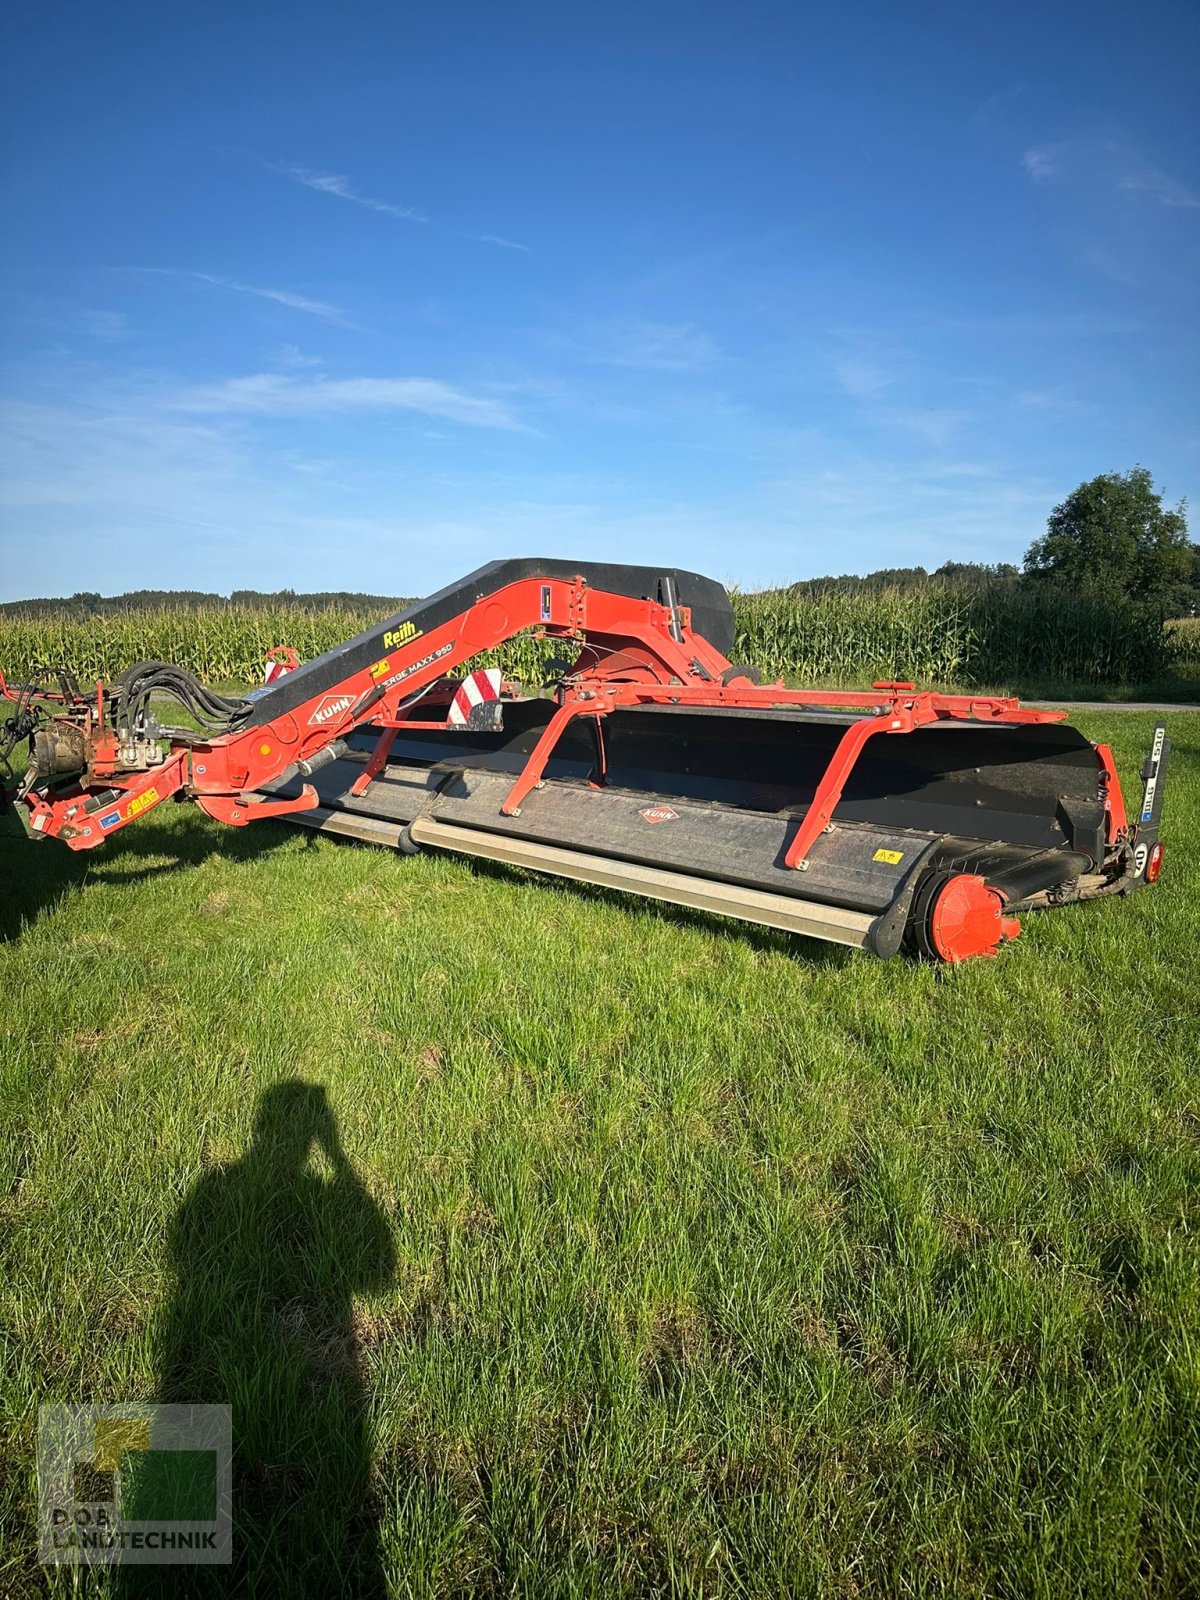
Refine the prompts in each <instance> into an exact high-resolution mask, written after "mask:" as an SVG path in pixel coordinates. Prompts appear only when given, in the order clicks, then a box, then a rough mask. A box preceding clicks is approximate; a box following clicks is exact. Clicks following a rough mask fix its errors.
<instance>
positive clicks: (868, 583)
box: [0, 466, 1200, 617]
mask: <svg viewBox="0 0 1200 1600" xmlns="http://www.w3.org/2000/svg"><path fill="white" fill-rule="evenodd" d="M930 584H935V585H939V586H942V587H945V588H957V589H972V590H974V589H983V588H991V587H996V586H1005V587H1009V586H1017V585H1029V586H1031V587H1037V588H1039V589H1045V588H1047V587H1050V588H1054V587H1060V588H1063V589H1066V590H1069V591H1070V592H1071V593H1073V594H1075V595H1079V596H1083V597H1086V598H1089V599H1097V600H1104V599H1108V600H1122V601H1134V602H1137V603H1139V604H1142V605H1145V606H1146V607H1147V608H1148V609H1152V610H1156V611H1158V612H1160V613H1161V614H1162V615H1164V616H1174V617H1186V616H1195V615H1196V614H1197V613H1200V545H1195V544H1192V543H1191V542H1190V540H1189V539H1188V528H1187V505H1186V502H1184V501H1182V500H1181V501H1180V502H1179V504H1178V505H1176V506H1173V507H1168V506H1164V505H1163V498H1162V493H1161V491H1160V490H1157V489H1155V487H1154V481H1153V479H1152V477H1151V475H1150V472H1149V469H1148V468H1146V467H1140V466H1139V467H1133V468H1132V469H1131V470H1130V471H1128V472H1124V473H1121V472H1108V473H1102V474H1101V475H1100V476H1099V477H1097V478H1092V479H1090V480H1089V481H1088V482H1086V483H1081V484H1080V485H1079V487H1078V488H1077V489H1075V490H1074V491H1073V492H1072V493H1071V494H1069V495H1068V496H1067V498H1066V499H1065V500H1064V501H1063V502H1062V503H1061V505H1057V506H1055V508H1054V510H1053V511H1052V512H1051V513H1050V516H1049V518H1048V519H1047V523H1046V532H1045V533H1044V534H1043V535H1042V536H1041V537H1040V538H1038V539H1035V540H1034V541H1033V543H1032V544H1031V545H1030V546H1029V549H1028V550H1027V551H1026V552H1025V560H1024V565H1023V567H1021V568H1018V567H1016V566H1014V565H1012V564H1010V563H1008V562H1000V563H997V564H996V565H987V564H986V563H981V562H974V561H947V562H945V563H943V565H942V566H940V567H938V568H937V569H936V570H935V571H933V572H928V571H926V569H925V568H924V567H881V568H880V569H879V570H878V571H876V572H869V573H867V574H866V575H865V576H863V575H860V574H856V573H843V574H842V575H841V576H839V577H827V578H805V579H804V580H802V581H801V582H799V583H795V584H792V585H791V586H790V588H789V592H790V593H792V594H795V595H797V596H805V595H814V594H823V593H826V592H828V591H829V590H831V589H837V590H844V591H847V592H858V591H867V592H879V591H883V590H887V589H914V588H922V587H925V586H926V585H930ZM406 603H407V602H406V600H405V599H403V598H402V597H400V596H387V595H371V594H358V593H352V592H348V591H345V590H329V591H322V592H319V593H311V594H310V593H297V592H296V591H295V590H294V589H277V590H275V591H274V592H273V593H266V592H264V591H262V590H259V589H235V590H234V591H233V593H232V594H231V595H228V596H226V595H219V594H206V593H202V592H201V591H199V590H192V589H183V590H180V589H134V590H130V591H129V592H127V593H125V594H119V595H111V596H104V595H100V594H91V593H84V592H77V593H75V594H73V595H69V596H64V597H60V598H57V599H41V600H14V601H9V602H7V603H4V604H0V615H2V614H4V613H6V612H8V613H12V612H21V613H22V614H24V615H26V616H30V615H33V616H37V615H44V614H47V613H51V612H64V611H65V612H68V613H72V614H74V615H77V616H96V615H104V614H106V613H113V612H127V611H142V610H156V609H158V608H160V607H163V606H172V607H181V608H200V607H212V606H238V607H243V606H249V607H261V608H266V607H279V606H289V607H299V608H301V609H303V610H308V611H323V610H326V609H328V608H331V607H332V608H336V609H338V610H350V611H354V610H374V611H378V610H384V609H388V608H390V609H392V610H399V609H400V608H401V607H402V606H403V605H405V604H406Z"/></svg>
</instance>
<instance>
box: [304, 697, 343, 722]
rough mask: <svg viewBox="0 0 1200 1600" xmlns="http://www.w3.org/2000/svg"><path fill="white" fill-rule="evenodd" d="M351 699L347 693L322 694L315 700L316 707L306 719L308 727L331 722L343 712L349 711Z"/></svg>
mask: <svg viewBox="0 0 1200 1600" xmlns="http://www.w3.org/2000/svg"><path fill="white" fill-rule="evenodd" d="M352 703H353V702H352V701H351V699H350V696H349V695H348V694H326V695H322V697H321V699H320V700H319V701H318V702H317V708H316V710H315V711H314V712H313V714H312V716H311V717H309V719H308V725H309V727H310V728H311V727H314V726H315V727H318V728H319V727H321V726H322V725H323V724H324V723H326V722H332V721H333V720H334V719H335V718H336V717H340V716H341V715H342V714H343V712H346V711H349V709H350V707H351V705H352Z"/></svg>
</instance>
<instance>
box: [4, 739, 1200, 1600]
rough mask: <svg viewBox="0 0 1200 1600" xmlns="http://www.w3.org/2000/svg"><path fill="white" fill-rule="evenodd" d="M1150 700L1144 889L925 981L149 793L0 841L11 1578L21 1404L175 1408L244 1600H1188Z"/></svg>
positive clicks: (1175, 1148) (1184, 1154)
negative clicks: (223, 1474) (372, 1599)
mask: <svg viewBox="0 0 1200 1600" xmlns="http://www.w3.org/2000/svg"><path fill="white" fill-rule="evenodd" d="M1081 720H1082V721H1083V724H1084V726H1085V727H1086V730H1087V731H1088V733H1089V734H1090V735H1091V736H1092V737H1095V738H1100V739H1107V740H1110V741H1111V742H1112V743H1113V744H1114V746H1115V748H1116V752H1117V756H1118V760H1119V762H1120V764H1121V769H1122V771H1123V773H1124V774H1126V778H1127V782H1128V784H1129V785H1130V787H1133V786H1135V785H1136V776H1135V775H1136V771H1137V768H1138V765H1139V764H1140V760H1141V757H1142V755H1143V753H1144V750H1145V748H1146V747H1147V746H1148V743H1149V738H1150V733H1151V730H1152V726H1153V718H1150V717H1145V716H1117V715H1106V716H1100V717H1088V718H1086V719H1081ZM1170 720H1171V727H1172V733H1173V737H1174V740H1175V754H1174V758H1173V761H1174V765H1173V770H1172V772H1171V776H1170V779H1169V783H1168V789H1167V796H1166V812H1165V836H1166V840H1167V864H1166V869H1165V872H1164V876H1163V879H1162V882H1161V884H1160V885H1159V887H1158V889H1156V890H1155V891H1153V892H1147V893H1144V894H1140V895H1137V896H1135V897H1134V898H1133V899H1131V900H1129V901H1127V902H1106V903H1100V904H1094V905H1090V906H1081V907H1075V908H1070V909H1068V910H1065V911H1061V912H1059V913H1056V914H1054V915H1050V916H1045V917H1041V918H1029V919H1027V923H1026V928H1025V932H1024V934H1023V936H1022V938H1021V939H1020V940H1019V941H1017V943H1016V944H1015V945H1014V946H1013V947H1012V948H1011V949H1009V950H1006V951H1005V952H1004V953H1003V955H1002V956H1001V957H1000V958H999V959H998V960H996V961H995V962H980V963H976V964H969V965H966V966H963V967H960V968H941V969H935V968H932V967H927V966H917V965H906V964H904V963H902V962H890V963H880V962H875V961H872V960H871V959H870V958H868V957H865V956H860V955H858V954H851V953H849V952H844V951H841V950H839V949H835V948H833V947H827V946H821V945H816V944H810V943H805V942H802V941H794V940H790V939H788V938H787V937H785V936H783V935H775V934H772V933H770V932H765V931H756V930H747V929H744V928H739V927H737V926H735V925H733V924H726V923H722V922H721V921H719V920H716V919H709V918H705V917H702V916H698V915H697V916H694V915H689V914H686V913H683V912H675V911H673V910H671V909H669V908H666V907H655V906H651V905H649V904H642V903H639V902H637V901H634V900H630V899H625V898H622V897H619V896H615V895H610V894H607V893H605V892H602V891H589V890H587V889H584V888H579V887H573V886H568V885H565V884H561V883H553V882H547V881H543V880H536V879H534V878H532V877H528V876H525V875H523V874H519V873H510V872H505V871H501V870H499V869H492V868H489V867H487V866H486V865H482V864H475V865H471V864H469V863H466V862H460V861H456V860H453V859H450V858H437V857H428V856H422V857H416V858H411V859H410V858H403V857H399V856H394V855H391V854H388V853H383V852H376V851H373V850H370V849H366V848H359V847H354V846H347V845H344V844H340V843H337V842H335V841H333V840H329V839H325V838H322V837H318V836H311V835H307V834H304V833H302V832H300V831H299V830H297V831H289V830H287V829H286V828H283V827H277V826H273V825H271V824H261V825H259V826H258V827H256V828H254V829H250V830H246V831H245V832H238V831H236V830H232V829H221V828H219V827H218V826H217V825H216V824H210V823H208V822H207V821H206V820H205V819H204V818H203V817H201V816H200V815H199V813H198V812H196V811H195V810H194V809H193V808H190V807H184V806H180V807H162V808H159V809H158V810H156V811H155V812H154V813H153V814H152V816H151V817H149V818H148V819H147V820H146V821H145V822H144V823H140V824H138V825H137V826H136V827H131V828H129V829H127V830H125V831H123V832H122V833H121V834H120V835H118V836H117V837H116V838H114V839H113V840H112V841H111V843H110V844H109V845H108V846H107V847H105V849H103V850H102V851H98V852H96V853H95V854H94V855H92V856H90V857H89V856H73V855H71V854H69V853H68V852H67V851H66V850H64V849H56V848H55V847H53V846H52V845H35V844H33V843H32V842H30V841H27V840H25V839H23V838H17V837H14V836H9V837H5V838H3V839H0V894H2V896H3V898H2V900H0V907H2V909H0V918H2V919H3V930H4V935H5V938H6V941H7V942H6V943H5V944H4V946H3V948H2V949H0V970H2V974H3V978H4V993H5V1020H4V1033H3V1061H4V1075H3V1099H2V1107H0V1112H2V1117H3V1136H2V1137H0V1207H2V1208H3V1213H4V1216H3V1227H4V1244H3V1249H4V1262H3V1268H2V1271H0V1330H2V1331H0V1339H2V1340H3V1377H2V1379H0V1408H2V1410H0V1414H2V1416H3V1427H4V1432H5V1439H4V1453H3V1462H4V1469H3V1471H4V1483H3V1489H2V1492H3V1495H4V1500H3V1503H2V1506H0V1526H2V1527H3V1530H4V1533H3V1547H2V1553H0V1563H2V1565H0V1590H10V1591H12V1592H15V1593H22V1592H26V1591H28V1592H37V1591H38V1590H39V1589H40V1588H42V1587H43V1586H45V1587H49V1588H51V1589H52V1590H53V1591H55V1592H60V1591H61V1592H64V1593H65V1592H67V1591H68V1589H69V1585H68V1584H67V1583H66V1582H65V1581H63V1580H61V1579H58V1580H54V1581H49V1580H47V1579H46V1578H45V1577H44V1576H43V1575H42V1574H40V1573H39V1571H38V1569H37V1567H36V1563H35V1561H34V1558H33V1555H32V1543H31V1517H32V1510H33V1504H34V1493H35V1484H34V1471H33V1440H34V1427H35V1416H36V1407H37V1405H38V1404H39V1403H41V1402H45V1401H50V1400H80V1399H93V1400H98V1401H115V1400H120V1399H145V1400H150V1399H154V1398H159V1397H162V1396H164V1395H168V1394H169V1395H171V1396H182V1395H185V1394H187V1395H190V1397H192V1398H198V1399H229V1400H230V1401H231V1402H232V1403H233V1405H234V1411H235V1436H236V1440H237V1448H238V1480H237V1481H238V1491H237V1514H238V1533H239V1543H240V1548H241V1551H242V1554H241V1555H240V1557H239V1567H238V1574H239V1576H240V1577H241V1578H242V1579H243V1580H244V1582H245V1584H246V1587H247V1589H248V1590H252V1591H253V1592H255V1593H259V1594H267V1593H276V1592H278V1593H289V1594H293V1593H295V1594H300V1593H305V1592H308V1593H314V1594H316V1593H333V1592H355V1589H356V1587H357V1589H358V1590H359V1591H360V1592H369V1589H370V1586H371V1585H372V1584H374V1585H375V1586H376V1587H386V1588H387V1589H388V1590H389V1591H390V1592H391V1593H394V1594H421V1595H438V1596H449V1595H464V1596H465V1595H473V1594H493V1595H500V1594H511V1593H529V1594H538V1595H541V1594H563V1595H593V1594H594V1595H600V1594H603V1595H612V1594H618V1595H619V1594H628V1595H634V1594H669V1593H677V1594H698V1593H703V1594H708V1595H731V1596H732V1595H738V1596H741V1595H746V1594H809V1595H821V1596H826V1595H828V1596H849V1595H854V1594H865V1593H911V1594H930V1595H933V1594H953V1595H956V1596H957V1595H976V1596H980V1597H982V1596H985V1595H987V1596H991V1595H996V1594H1037V1595H1046V1596H1050V1595H1053V1596H1054V1597H1055V1600H1058V1597H1061V1596H1064V1595H1073V1594H1105V1595H1108V1594H1145V1595H1157V1594H1164V1593H1174V1594H1181V1595H1182V1594H1187V1593H1189V1592H1194V1574H1195V1571H1196V1570H1197V1566H1198V1563H1200V1512H1198V1508H1197V1494H1198V1489H1200V1342H1198V1340H1197V1330H1198V1329H1200V1253H1198V1251H1197V1241H1196V1227H1197V1212H1196V1206H1197V1199H1198V1196H1200V1090H1198V1087H1197V1078H1196V1058H1197V1048H1196V1047H1197V1020H1196V996H1197V994H1198V993H1200V961H1198V959H1197V955H1196V945H1195V937H1194V921H1195V905H1196V902H1197V897H1198V894H1200V863H1198V861H1197V857H1196V851H1195V840H1196V838H1197V826H1198V824H1200V718H1198V717H1196V716H1183V715H1181V716H1177V717H1173V718H1172V719H1170ZM305 1085H307V1086H309V1087H307V1088H306V1087H304V1086H305ZM325 1106H327V1107H328V1112H327V1113H326V1111H325V1109H324V1107H325ZM333 1130H336V1131H333ZM284 1573H286V1578H285V1576H284V1575H283V1574H284ZM184 1576H185V1577H186V1576H187V1574H185V1575H184ZM89 1587H91V1588H92V1589H93V1590H94V1591H95V1592H98V1593H103V1592H105V1589H106V1583H105V1581H104V1579H103V1578H102V1577H101V1578H99V1579H98V1581H96V1582H94V1583H93V1584H91V1585H90V1586H89ZM197 1587H198V1588H203V1587H205V1586H204V1584H203V1583H198V1584H197Z"/></svg>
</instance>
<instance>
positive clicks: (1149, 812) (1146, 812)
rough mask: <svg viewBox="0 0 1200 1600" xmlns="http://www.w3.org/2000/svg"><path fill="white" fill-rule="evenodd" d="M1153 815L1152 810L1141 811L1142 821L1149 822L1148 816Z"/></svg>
mask: <svg viewBox="0 0 1200 1600" xmlns="http://www.w3.org/2000/svg"><path fill="white" fill-rule="evenodd" d="M1153 815H1154V813H1153V812H1152V811H1143V812H1142V821H1143V822H1149V821H1150V818H1151V817H1152V816H1153Z"/></svg>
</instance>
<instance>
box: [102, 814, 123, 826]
mask: <svg viewBox="0 0 1200 1600" xmlns="http://www.w3.org/2000/svg"><path fill="white" fill-rule="evenodd" d="M120 820H121V813H120V812H119V811H110V812H109V813H108V815H107V816H106V817H101V818H100V826H101V827H102V828H115V827H116V825H117V823H118V822H120Z"/></svg>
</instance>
